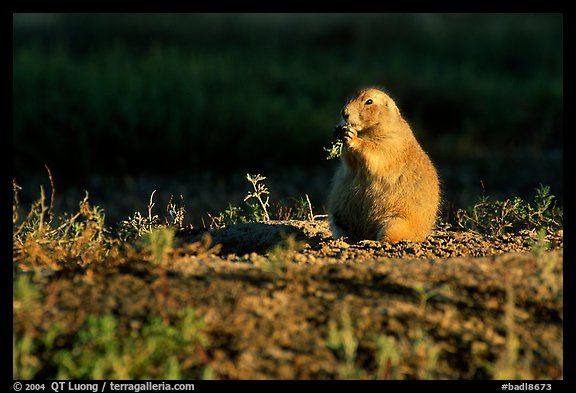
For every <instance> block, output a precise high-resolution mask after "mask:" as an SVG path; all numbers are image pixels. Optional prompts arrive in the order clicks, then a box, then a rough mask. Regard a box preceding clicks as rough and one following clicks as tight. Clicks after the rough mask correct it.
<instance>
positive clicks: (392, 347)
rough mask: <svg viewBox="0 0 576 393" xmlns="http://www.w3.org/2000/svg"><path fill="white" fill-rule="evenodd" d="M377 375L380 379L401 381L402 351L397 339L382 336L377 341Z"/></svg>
mask: <svg viewBox="0 0 576 393" xmlns="http://www.w3.org/2000/svg"><path fill="white" fill-rule="evenodd" d="M376 348H377V349H376V365H377V366H378V371H377V375H378V377H379V378H380V379H400V374H399V372H398V365H399V364H400V359H401V356H400V349H399V347H398V342H397V340H396V338H395V337H393V336H387V335H380V336H378V338H377V339H376Z"/></svg>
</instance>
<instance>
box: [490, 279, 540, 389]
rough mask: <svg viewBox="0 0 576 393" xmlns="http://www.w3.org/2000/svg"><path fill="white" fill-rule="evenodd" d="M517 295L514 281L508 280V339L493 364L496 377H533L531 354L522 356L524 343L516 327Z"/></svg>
mask: <svg viewBox="0 0 576 393" xmlns="http://www.w3.org/2000/svg"><path fill="white" fill-rule="evenodd" d="M516 312H517V311H516V295H515V289H514V283H513V281H506V305H505V310H504V326H505V328H506V341H505V344H504V350H503V351H502V352H501V354H500V356H499V357H498V359H497V361H496V363H495V364H494V366H493V378H494V379H507V380H510V379H533V376H532V373H531V371H530V362H531V359H530V358H531V356H530V352H529V349H528V354H527V355H525V356H524V357H523V358H520V351H521V348H522V344H521V342H520V338H519V336H518V333H517V328H516V321H515V319H516Z"/></svg>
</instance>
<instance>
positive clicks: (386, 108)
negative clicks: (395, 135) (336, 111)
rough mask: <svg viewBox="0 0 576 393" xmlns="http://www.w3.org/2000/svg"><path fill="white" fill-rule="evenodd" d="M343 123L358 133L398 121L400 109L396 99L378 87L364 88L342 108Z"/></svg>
mask: <svg viewBox="0 0 576 393" xmlns="http://www.w3.org/2000/svg"><path fill="white" fill-rule="evenodd" d="M341 114H342V122H343V124H342V125H345V126H346V127H348V128H349V129H351V130H354V131H356V132H358V133H361V132H362V131H368V130H369V129H371V128H375V127H379V126H384V127H385V125H386V123H392V124H393V123H396V122H397V121H398V120H399V119H400V118H401V116H400V111H399V110H398V107H396V104H395V103H394V101H393V100H392V99H391V98H390V97H389V96H388V95H387V94H386V93H384V92H383V91H381V90H378V89H363V90H360V91H359V92H358V93H356V95H355V97H354V98H352V99H351V100H349V101H348V102H347V103H346V105H345V106H344V108H342V113H341Z"/></svg>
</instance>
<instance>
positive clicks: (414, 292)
mask: <svg viewBox="0 0 576 393" xmlns="http://www.w3.org/2000/svg"><path fill="white" fill-rule="evenodd" d="M208 236H209V237H208ZM179 238H180V240H181V241H183V242H184V245H183V248H181V249H177V250H175V251H174V253H173V254H171V257H170V258H168V259H166V260H165V261H163V262H161V263H158V262H152V261H150V260H148V259H147V258H146V257H142V256H139V255H135V254H130V253H128V254H126V255H124V256H123V259H122V260H119V261H118V264H117V265H115V266H107V267H105V268H104V267H103V268H101V269H94V270H90V271H84V272H71V271H60V272H56V273H54V274H51V275H49V276H47V277H44V278H42V279H41V280H40V282H42V283H43V289H42V291H43V295H44V296H42V297H40V299H43V300H42V301H41V303H40V306H39V307H38V308H37V310H36V311H35V313H33V314H30V313H28V314H26V315H23V314H22V315H21V314H19V313H18V312H17V311H15V316H14V321H15V322H14V329H15V332H16V333H15V334H18V332H22V330H23V329H24V326H25V325H26V324H34V325H35V326H36V329H38V330H39V331H44V330H46V329H49V327H50V326H51V325H52V324H54V323H56V322H58V323H60V324H61V325H62V326H66V330H67V333H66V334H67V335H64V336H63V337H68V340H70V339H69V337H71V336H72V335H73V334H75V332H77V331H79V330H80V329H81V327H82V326H83V323H84V322H85V318H86V315H92V314H95V315H103V314H113V315H116V316H117V317H118V319H119V321H120V329H122V331H123V332H125V334H130V333H131V332H132V333H133V332H135V331H138V327H139V326H142V324H143V323H145V322H146V321H147V320H148V319H149V318H150V316H152V315H161V316H163V317H164V318H165V319H166V320H170V319H171V318H173V317H174V316H175V315H177V313H178V311H179V310H181V309H183V308H185V307H189V306H191V307H193V308H194V309H195V310H196V311H197V313H198V314H199V315H201V316H202V317H203V318H204V320H205V321H206V327H205V330H204V333H205V335H206V337H207V341H208V345H207V346H206V347H205V348H204V349H199V350H198V351H196V352H195V355H194V356H192V358H191V359H190V358H189V359H188V362H187V363H186V364H188V368H187V369H185V370H183V375H184V376H185V377H190V378H198V377H200V376H201V374H200V373H199V370H202V369H206V368H209V369H210V370H211V373H212V374H211V375H212V377H214V378H221V379H269V378H272V379H311V378H313V379H325V378H326V379H334V378H346V379H348V378H367V379H404V378H420V379H437V378H449V379H458V378H465V379H469V378H482V379H484V378H511V379H514V378H520V379H521V378H533V379H540V378H553V379H557V378H562V375H563V369H562V322H563V296H562V294H563V291H562V287H563V281H562V280H563V278H562V259H563V238H562V233H558V234H556V235H550V236H547V237H546V238H541V239H539V238H538V236H536V235H534V234H531V233H529V232H526V233H520V234H515V235H505V236H499V237H495V236H486V235H481V234H478V233H472V232H468V231H458V230H453V229H451V228H449V227H442V228H440V229H438V230H437V231H436V232H435V233H433V234H432V235H431V236H430V237H429V238H428V239H427V240H426V241H424V242H422V243H413V242H399V243H397V244H382V243H379V242H373V241H362V242H358V243H355V244H349V243H346V242H345V241H342V240H334V239H331V237H330V231H329V229H328V225H327V223H326V222H325V221H315V222H304V221H285V222H270V223H250V224H242V225H236V226H232V227H230V228H228V229H221V230H210V231H205V232H202V233H190V232H187V233H181V234H180V235H179ZM208 240H210V242H208ZM186 245H187V246H188V248H186V247H184V246H186ZM24 317H25V319H24ZM62 345H63V346H66V345H70V341H68V342H67V341H66V339H64V342H63V344H62ZM53 372H54V370H52V369H51V368H50V367H49V366H46V367H45V368H44V369H43V370H42V371H41V373H40V375H41V376H42V377H53V376H54V374H53Z"/></svg>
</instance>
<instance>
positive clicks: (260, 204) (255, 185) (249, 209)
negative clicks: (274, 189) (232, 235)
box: [208, 174, 270, 229]
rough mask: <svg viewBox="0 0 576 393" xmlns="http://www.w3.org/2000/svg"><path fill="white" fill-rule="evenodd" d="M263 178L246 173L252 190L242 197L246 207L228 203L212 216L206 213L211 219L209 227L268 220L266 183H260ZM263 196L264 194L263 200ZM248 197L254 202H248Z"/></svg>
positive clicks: (218, 227) (268, 202) (216, 227)
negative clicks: (226, 206) (225, 207)
mask: <svg viewBox="0 0 576 393" xmlns="http://www.w3.org/2000/svg"><path fill="white" fill-rule="evenodd" d="M265 179H266V177H264V176H262V175H260V174H256V175H250V174H246V180H248V181H249V182H250V184H252V189H253V191H248V194H247V195H246V196H245V197H244V202H245V204H246V207H245V208H242V207H238V206H232V204H228V209H226V210H224V211H223V212H220V213H218V215H215V216H212V215H211V214H210V213H208V217H210V219H211V220H212V223H211V224H210V227H212V228H215V229H221V228H226V227H228V226H230V225H234V224H243V223H247V222H262V221H264V222H266V221H270V214H269V213H268V208H269V207H270V200H269V197H268V196H267V195H268V194H269V192H268V188H267V187H266V185H265V184H264V183H261V182H262V181H263V180H265ZM264 196H266V199H265V200H264ZM250 199H255V200H256V203H250V202H248V201H249V200H250Z"/></svg>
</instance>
